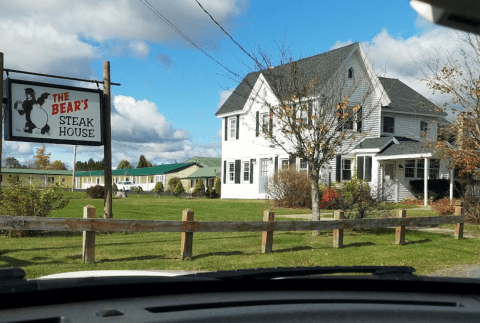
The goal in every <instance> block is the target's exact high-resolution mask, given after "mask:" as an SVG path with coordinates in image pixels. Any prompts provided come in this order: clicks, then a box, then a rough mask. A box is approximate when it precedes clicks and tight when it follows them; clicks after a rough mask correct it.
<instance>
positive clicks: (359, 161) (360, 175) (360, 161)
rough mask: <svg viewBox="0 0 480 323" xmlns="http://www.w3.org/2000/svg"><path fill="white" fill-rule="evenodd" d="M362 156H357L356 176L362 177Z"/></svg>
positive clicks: (363, 158)
mask: <svg viewBox="0 0 480 323" xmlns="http://www.w3.org/2000/svg"><path fill="white" fill-rule="evenodd" d="M364 160H365V157H364V156H358V157H357V178H358V179H363V167H364Z"/></svg>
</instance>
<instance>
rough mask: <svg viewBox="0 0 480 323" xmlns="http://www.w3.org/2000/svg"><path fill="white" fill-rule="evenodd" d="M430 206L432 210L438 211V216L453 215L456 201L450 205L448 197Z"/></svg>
mask: <svg viewBox="0 0 480 323" xmlns="http://www.w3.org/2000/svg"><path fill="white" fill-rule="evenodd" d="M430 205H431V206H432V209H434V210H435V211H437V213H438V215H452V214H454V213H455V201H452V202H451V203H450V199H449V198H448V197H444V198H443V199H440V200H437V201H435V202H432V203H431V204H430Z"/></svg>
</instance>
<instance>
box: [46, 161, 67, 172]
mask: <svg viewBox="0 0 480 323" xmlns="http://www.w3.org/2000/svg"><path fill="white" fill-rule="evenodd" d="M48 169H52V170H67V166H65V164H64V163H63V162H62V161H61V160H58V159H57V160H55V161H54V162H53V163H51V164H50V166H48Z"/></svg>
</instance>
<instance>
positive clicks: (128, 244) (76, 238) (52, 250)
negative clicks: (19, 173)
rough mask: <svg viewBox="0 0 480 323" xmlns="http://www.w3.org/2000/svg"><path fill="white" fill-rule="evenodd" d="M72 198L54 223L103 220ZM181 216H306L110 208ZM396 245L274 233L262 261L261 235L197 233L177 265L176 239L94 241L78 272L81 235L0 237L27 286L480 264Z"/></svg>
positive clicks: (465, 249)
mask: <svg viewBox="0 0 480 323" xmlns="http://www.w3.org/2000/svg"><path fill="white" fill-rule="evenodd" d="M77 195H78V193H72V196H71V197H70V198H71V200H70V204H69V205H68V206H67V207H66V208H65V209H63V210H58V211H55V212H54V213H53V214H52V216H55V217H81V216H82V208H83V206H85V205H87V204H92V205H94V206H95V207H96V208H97V216H99V217H100V216H101V215H102V208H103V201H102V200H92V199H87V198H83V196H80V195H78V196H77ZM186 208H191V209H192V210H194V211H195V219H196V220H199V221H205V220H227V221H230V220H237V221H241V220H248V221H254V220H258V221H260V220H261V219H262V214H263V211H264V210H265V209H273V210H274V211H275V214H306V213H308V212H309V210H305V209H295V210H292V209H280V208H274V207H273V205H272V203H271V202H266V201H252V200H250V201H244V200H241V201H239V200H207V199H195V200H184V199H177V198H174V197H161V198H158V197H156V196H151V195H140V197H138V198H137V196H136V195H133V194H132V195H129V197H128V198H127V199H116V200H114V201H113V212H114V217H115V218H117V219H148V220H179V219H181V214H182V210H183V209H186ZM422 212H424V213H422ZM431 212H432V211H419V210H410V211H408V215H409V216H413V214H417V215H419V216H421V215H424V214H426V213H428V214H429V215H430V216H431ZM433 212H434V211H433ZM468 226H469V225H466V231H468ZM472 226H473V225H472ZM475 229H477V230H478V226H475ZM477 232H480V230H478V231H477ZM394 241H395V232H394V229H370V230H361V231H345V238H344V244H345V247H344V248H342V249H334V248H333V247H332V232H331V231H330V232H328V231H325V232H321V234H320V236H318V237H314V236H312V235H311V233H310V232H275V233H274V243H273V251H274V252H273V253H271V254H262V253H261V233H258V232H254V233H248V232H234V233H229V232H220V233H195V234H194V243H193V259H192V260H190V261H181V260H180V234H179V233H161V232H160V233H99V234H97V236H96V255H95V260H96V263H95V264H83V263H82V259H81V254H82V236H81V234H73V233H45V234H43V235H41V236H36V237H25V238H11V237H7V236H1V237H0V267H10V266H18V267H22V268H23V269H24V270H25V271H26V272H27V278H34V277H39V276H42V275H47V274H52V273H57V272H67V271H79V270H105V269H164V270H173V269H178V270H228V269H235V268H252V267H275V266H333V265H347V266H349V265H408V266H413V267H415V268H416V269H417V273H419V274H426V273H429V272H432V271H435V270H439V269H443V268H449V267H452V266H454V265H458V264H477V263H478V259H479V258H478V257H479V255H480V240H477V239H464V240H455V239H454V238H453V236H452V235H446V234H435V233H428V232H420V231H408V230H407V235H406V242H407V243H406V245H404V246H397V245H395V244H394Z"/></svg>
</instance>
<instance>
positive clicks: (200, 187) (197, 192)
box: [192, 178, 205, 196]
mask: <svg viewBox="0 0 480 323" xmlns="http://www.w3.org/2000/svg"><path fill="white" fill-rule="evenodd" d="M192 194H193V196H204V195H205V184H204V183H203V180H202V179H201V178H199V179H198V181H197V183H195V187H194V188H193V191H192Z"/></svg>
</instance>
